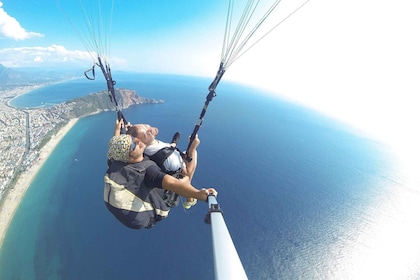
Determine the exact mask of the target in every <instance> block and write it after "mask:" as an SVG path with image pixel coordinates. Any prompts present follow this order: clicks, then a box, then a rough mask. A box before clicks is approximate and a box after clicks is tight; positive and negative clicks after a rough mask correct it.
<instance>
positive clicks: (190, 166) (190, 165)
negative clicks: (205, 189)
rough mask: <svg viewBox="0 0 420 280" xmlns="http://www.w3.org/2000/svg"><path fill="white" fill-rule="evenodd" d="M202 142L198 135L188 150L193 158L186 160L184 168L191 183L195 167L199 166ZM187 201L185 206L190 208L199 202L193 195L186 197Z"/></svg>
mask: <svg viewBox="0 0 420 280" xmlns="http://www.w3.org/2000/svg"><path fill="white" fill-rule="evenodd" d="M199 144H200V139H198V136H196V137H195V139H194V141H193V142H192V143H191V147H190V149H189V150H188V155H189V156H190V157H191V158H192V159H191V161H187V160H185V161H184V162H185V168H184V170H183V173H184V174H185V175H186V176H188V178H189V180H190V183H191V181H192V178H193V176H194V173H195V169H196V167H197V162H198V161H197V157H198V153H197V147H198V145H199ZM185 200H186V202H185V203H184V205H183V206H184V208H185V209H189V208H190V207H191V206H194V205H195V204H196V203H197V200H196V199H194V198H191V197H186V198H185Z"/></svg>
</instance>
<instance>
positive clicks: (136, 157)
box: [104, 123, 217, 229]
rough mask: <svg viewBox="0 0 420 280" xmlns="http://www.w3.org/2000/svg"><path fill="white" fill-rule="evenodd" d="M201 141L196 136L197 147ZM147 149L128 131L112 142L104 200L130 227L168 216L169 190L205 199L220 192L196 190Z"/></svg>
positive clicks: (144, 225)
mask: <svg viewBox="0 0 420 280" xmlns="http://www.w3.org/2000/svg"><path fill="white" fill-rule="evenodd" d="M117 124H118V123H117ZM198 144H199V139H198V137H197V138H196V139H195V140H194V141H193V143H192V146H194V149H195V148H196V147H197V145H198ZM145 148H146V145H145V144H144V143H143V142H141V141H140V140H139V139H136V138H135V137H133V136H131V135H128V134H123V135H117V136H113V137H112V138H111V140H110V142H109V148H108V170H107V171H106V174H105V178H104V181H105V187H104V201H105V204H106V206H107V208H108V209H109V211H111V213H112V214H113V215H114V216H115V217H116V218H117V219H118V220H119V221H120V222H121V223H123V224H124V225H126V226H127V227H129V228H135V229H141V228H150V227H152V226H154V225H155V223H156V222H158V221H161V220H162V219H164V218H166V217H167V216H168V214H169V211H170V208H171V206H168V204H167V203H166V200H167V198H168V191H169V192H174V193H177V194H178V195H182V196H185V197H190V198H193V199H198V200H202V201H205V200H206V199H207V196H208V195H209V194H210V193H212V194H214V195H217V191H216V190H215V189H213V188H208V189H204V188H203V189H200V190H198V189H196V188H195V187H194V186H192V185H191V182H190V178H189V177H188V176H185V177H183V178H180V179H177V178H175V177H173V176H171V175H168V174H166V173H164V172H162V171H161V170H160V168H159V167H158V166H157V164H156V163H155V162H153V161H152V160H149V159H147V158H145V157H144V156H143V153H144V149H145Z"/></svg>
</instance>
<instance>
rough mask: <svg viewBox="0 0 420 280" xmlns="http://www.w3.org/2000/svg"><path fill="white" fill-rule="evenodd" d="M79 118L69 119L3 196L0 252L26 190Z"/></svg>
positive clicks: (0, 222)
mask: <svg viewBox="0 0 420 280" xmlns="http://www.w3.org/2000/svg"><path fill="white" fill-rule="evenodd" d="M78 120H79V118H75V119H71V120H70V121H69V122H68V123H67V124H66V125H65V126H64V127H62V128H61V129H60V130H59V131H58V132H57V133H56V134H55V135H54V136H53V137H51V139H50V141H48V143H47V144H45V146H44V147H42V149H41V151H40V153H39V159H38V161H37V162H36V163H34V164H33V165H32V166H31V167H30V168H29V169H28V170H27V171H26V172H25V173H23V174H21V175H20V176H19V178H18V180H17V181H16V184H15V185H14V186H13V187H11V188H10V189H9V190H8V191H7V193H5V196H4V197H3V198H2V203H1V205H0V250H1V247H2V245H3V240H4V238H5V236H6V233H7V230H8V228H9V225H10V222H11V220H12V219H13V215H14V214H15V212H16V210H17V208H18V207H19V204H20V202H21V200H22V198H23V197H24V195H25V193H26V190H27V189H28V188H29V186H30V185H31V183H32V181H33V179H34V178H35V176H36V175H37V173H38V171H39V170H40V169H41V167H42V166H43V164H44V163H45V161H46V160H47V159H48V157H49V156H50V154H51V153H52V152H53V151H54V149H55V147H56V146H57V145H58V143H60V141H61V139H62V138H63V137H64V136H65V135H66V134H67V132H69V131H70V129H71V128H72V127H73V126H74V125H75V124H76V123H77V121H78Z"/></svg>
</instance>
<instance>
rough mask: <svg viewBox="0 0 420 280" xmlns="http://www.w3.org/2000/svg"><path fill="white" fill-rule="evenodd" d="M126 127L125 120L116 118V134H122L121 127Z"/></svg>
mask: <svg viewBox="0 0 420 280" xmlns="http://www.w3.org/2000/svg"><path fill="white" fill-rule="evenodd" d="M122 127H124V120H123V119H121V120H118V119H117V120H115V128H114V136H118V135H120V134H121V128H122Z"/></svg>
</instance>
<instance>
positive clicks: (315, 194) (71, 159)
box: [0, 74, 414, 279]
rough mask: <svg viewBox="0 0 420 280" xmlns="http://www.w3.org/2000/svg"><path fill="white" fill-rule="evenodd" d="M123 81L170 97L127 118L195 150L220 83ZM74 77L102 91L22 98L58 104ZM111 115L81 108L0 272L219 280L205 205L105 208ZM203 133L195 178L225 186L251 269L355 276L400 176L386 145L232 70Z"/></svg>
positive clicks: (13, 235) (51, 90) (8, 242)
mask: <svg viewBox="0 0 420 280" xmlns="http://www.w3.org/2000/svg"><path fill="white" fill-rule="evenodd" d="M115 78H116V79H117V81H118V83H117V87H124V88H131V89H135V90H137V92H138V94H139V95H141V96H146V97H152V98H159V99H164V100H165V103H164V104H156V105H139V106H134V107H131V108H129V109H127V110H125V111H124V115H125V117H126V118H127V119H128V120H129V121H131V122H136V123H138V122H143V123H150V124H153V125H154V126H157V127H159V130H160V139H162V140H167V141H168V140H170V139H171V137H172V135H173V133H174V132H175V131H179V132H181V135H182V140H181V142H180V144H179V146H180V147H181V148H185V147H186V145H187V136H188V135H189V134H190V133H191V132H192V130H193V128H194V124H195V121H196V119H197V117H198V116H199V113H200V111H201V108H202V106H203V104H204V100H205V97H206V95H207V91H206V89H207V86H208V84H209V83H210V82H211V80H209V79H204V78H193V77H182V76H164V75H139V74H124V75H121V76H120V77H117V76H115ZM74 85H76V86H75V88H76V89H77V92H75V93H74V96H80V95H81V94H83V93H84V92H85V93H86V94H87V93H89V92H91V91H92V88H93V89H95V88H96V84H95V85H92V84H90V82H89V81H86V80H77V81H71V82H69V83H66V84H62V85H56V86H55V87H47V88H44V89H39V90H38V91H37V93H36V94H35V95H27V96H23V97H21V98H22V99H21V100H14V102H16V104H17V103H19V104H21V105H19V106H22V107H26V106H29V104H32V105H31V106H41V105H40V103H39V102H41V103H42V102H43V103H44V104H45V103H54V102H56V101H57V100H61V97H59V98H58V97H57V95H60V93H58V92H57V88H60V87H62V88H68V89H70V88H72V87H73V86H74ZM104 85H105V84H104ZM95 90H96V89H95ZM38 95H43V98H39V96H38ZM70 95H71V94H70ZM35 96H36V97H35ZM35 99H38V101H36V100H35ZM39 100H42V101H39ZM37 102H38V103H37ZM16 104H15V105H16ZM114 120H115V112H106V113H102V114H98V115H94V116H89V117H86V118H82V119H81V120H80V121H79V122H78V123H77V124H76V125H75V126H74V127H73V129H72V130H71V131H70V132H69V133H68V134H67V135H66V136H65V138H64V139H63V140H62V141H61V142H60V143H59V145H58V146H57V148H56V150H55V151H54V152H53V154H52V155H51V156H50V158H49V159H48V160H47V161H46V163H45V165H44V166H43V168H42V170H41V171H40V172H39V174H38V176H37V177H36V179H35V180H34V182H33V183H32V185H31V187H30V188H29V190H28V192H27V194H26V196H25V198H24V199H23V201H22V203H21V205H20V207H19V209H18V211H17V213H16V215H15V217H14V219H13V221H12V224H11V225H10V228H9V230H8V234H7V236H6V238H5V240H4V245H3V248H2V250H1V251H0V279H140V278H143V279H213V278H214V274H213V259H212V258H213V256H212V247H211V246H212V245H211V233H210V226H209V225H207V224H205V223H204V222H203V218H204V216H205V214H206V212H207V205H206V204H205V203H199V204H198V205H197V206H195V207H194V208H192V209H190V210H189V211H185V210H183V209H182V208H180V207H178V208H175V209H173V210H172V211H171V214H170V217H169V218H168V219H166V220H164V221H162V222H160V223H158V224H157V225H156V227H154V228H153V229H151V230H140V231H136V230H130V229H127V228H124V227H123V226H122V225H120V224H119V223H118V222H117V221H116V220H115V219H114V218H113V217H112V215H111V214H110V213H109V212H108V211H107V210H106V208H105V206H104V203H103V195H102V188H103V175H104V172H105V170H106V150H107V142H108V140H109V138H110V137H111V134H112V131H113V126H114ZM199 137H200V139H201V145H200V147H199V163H198V168H197V171H196V174H195V176H194V180H193V184H194V185H195V186H196V187H198V188H201V187H215V188H217V190H218V191H219V198H218V201H219V203H220V205H221V207H222V209H223V211H224V218H225V221H226V224H227V226H228V228H229V230H230V233H231V235H232V238H233V241H234V243H235V245H236V248H237V251H238V253H239V255H240V258H241V260H242V262H243V265H244V267H245V270H246V272H247V274H248V277H249V278H250V279H340V278H341V279H346V277H340V278H339V277H338V276H340V275H347V274H346V273H345V271H346V269H347V267H346V262H347V261H346V256H347V255H348V254H349V252H350V251H349V250H350V249H349V248H354V247H357V246H361V245H360V244H359V243H360V240H354V237H355V236H358V235H359V233H360V231H361V227H362V226H366V225H367V226H369V225H370V224H371V220H372V219H373V218H372V215H374V214H373V213H374V212H372V211H373V210H372V209H374V208H375V207H376V206H380V205H382V204H384V203H387V201H388V199H389V196H388V193H389V190H390V188H392V187H393V185H392V184H390V181H392V180H393V179H395V176H396V175H394V174H395V171H394V165H393V161H392V158H391V155H390V154H389V153H388V152H387V151H386V149H385V148H384V147H383V146H382V145H380V144H379V143H378V142H376V141H373V140H371V139H367V138H364V137H362V136H361V135H357V134H355V132H353V130H352V129H351V128H349V127H346V126H344V125H343V124H341V123H339V122H336V121H334V120H331V119H328V118H326V117H324V116H323V115H321V114H319V113H317V112H313V111H310V110H308V109H306V108H302V107H300V106H297V105H295V104H291V103H288V102H286V101H283V100H280V99H275V98H273V97H270V96H269V95H268V94H266V93H265V92H263V91H261V90H259V89H256V88H249V87H245V86H242V85H238V84H234V83H229V82H223V81H222V82H221V84H220V85H219V90H218V91H217V96H216V97H215V98H214V100H213V101H212V103H211V104H210V106H209V108H208V111H207V115H206V117H205V120H204V124H203V127H202V128H201V130H200V131H199ZM384 215H386V214H384ZM362 243H363V242H362ZM349 244H350V245H349ZM352 246H353V247H352ZM347 276H348V275H347ZM347 279H351V277H350V276H349V277H347ZM413 279H414V278H413Z"/></svg>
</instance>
